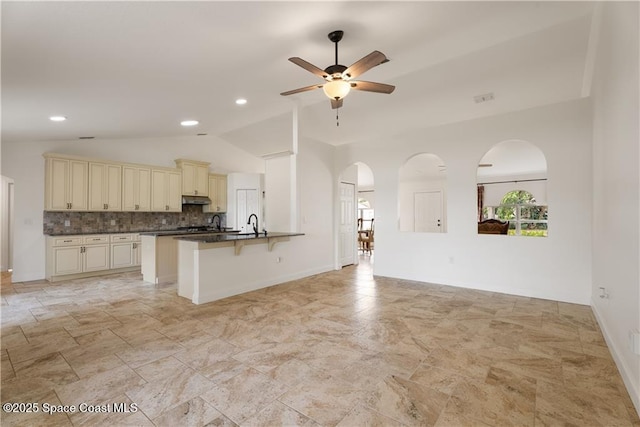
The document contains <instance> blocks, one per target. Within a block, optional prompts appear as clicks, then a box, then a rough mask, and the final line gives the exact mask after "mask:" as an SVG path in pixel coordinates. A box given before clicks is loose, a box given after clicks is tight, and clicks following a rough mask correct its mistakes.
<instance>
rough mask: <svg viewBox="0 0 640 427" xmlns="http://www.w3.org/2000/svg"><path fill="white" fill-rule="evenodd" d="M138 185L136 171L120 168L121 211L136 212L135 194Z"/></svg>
mask: <svg viewBox="0 0 640 427" xmlns="http://www.w3.org/2000/svg"><path fill="white" fill-rule="evenodd" d="M137 183H138V169H137V168H134V167H130V166H124V167H123V168H122V210H123V211H135V210H136V193H137V185H136V184H137Z"/></svg>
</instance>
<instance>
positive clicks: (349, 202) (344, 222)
mask: <svg viewBox="0 0 640 427" xmlns="http://www.w3.org/2000/svg"><path fill="white" fill-rule="evenodd" d="M355 203H356V186H355V185H354V184H348V183H346V182H341V183H340V262H341V264H342V266H343V267H344V266H345V265H350V264H353V263H354V262H355V261H354V258H355V249H356V237H355V228H354V224H355V220H356V209H355Z"/></svg>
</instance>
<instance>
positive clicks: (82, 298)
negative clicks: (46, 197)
mask: <svg viewBox="0 0 640 427" xmlns="http://www.w3.org/2000/svg"><path fill="white" fill-rule="evenodd" d="M363 260H365V261H366V260H368V256H367V257H365V258H363ZM1 310H2V340H1V350H2V359H1V362H2V365H1V372H2V388H1V398H2V402H3V403H7V402H14V403H37V404H38V407H39V408H40V410H41V411H42V409H45V408H47V407H46V406H45V404H47V405H49V406H48V408H49V409H51V408H56V407H55V406H54V405H76V406H77V407H78V409H77V410H76V412H67V413H64V412H63V413H57V414H52V415H48V414H43V413H42V412H39V413H36V414H33V413H4V412H3V413H2V415H1V416H2V418H1V421H2V425H3V426H14V425H16V426H17V425H19V426H26V425H29V426H32V425H43V426H44V425H46V426H57V425H60V426H65V425H104V426H120V425H122V426H129V425H141V426H145V425H149V426H151V425H157V426H171V427H173V426H203V425H222V426H232V425H236V424H237V425H247V426H261V425H262V426H280V425H291V426H293V425H303V426H318V425H323V426H335V425H337V426H364V425H371V426H403V425H404V426H415V425H436V426H467V425H468V426H492V425H495V426H498V425H499V426H505V425H517V426H534V425H535V426H541V425H576V426H631V425H634V426H640V420H639V419H638V416H637V414H636V411H635V409H634V408H633V405H632V403H631V400H630V398H629V396H628V394H627V392H626V390H625V388H624V386H623V384H622V380H621V378H620V375H619V373H618V371H617V369H616V366H615V364H614V363H613V361H612V359H611V355H610V354H609V350H608V349H607V347H606V345H605V342H604V341H603V338H602V334H601V332H600V330H599V328H598V325H597V324H596V322H595V320H594V317H593V314H592V312H591V309H590V308H589V307H587V306H580V305H573V304H565V303H559V302H554V301H546V300H539V299H532V298H523V297H516V296H509V295H502V294H495V293H490V292H480V291H473V290H466V289H457V288H453V287H448V286H439V285H430V284H424V283H416V282H409V281H403V280H396V279H389V278H378V277H376V278H373V277H372V274H371V266H370V264H368V262H363V263H362V264H361V265H360V266H359V267H347V268H344V269H343V270H342V271H337V272H330V273H327V274H321V275H318V276H314V277H310V278H306V279H303V280H297V281H294V282H290V283H286V284H283V285H280V286H275V287H271V288H268V289H264V290H260V291H256V292H252V293H248V294H244V295H241V296H237V297H232V298H228V299H225V300H222V301H217V302H214V303H210V304H206V305H201V306H196V305H192V304H191V303H190V302H189V301H187V300H185V299H183V298H180V297H178V296H177V295H176V287H175V285H171V286H163V287H156V286H154V285H150V284H148V283H144V282H143V281H142V280H141V277H140V275H138V274H127V275H112V276H104V277H98V278H92V279H83V280H74V281H69V282H62V283H56V284H50V283H47V282H44V281H42V282H29V283H14V284H6V283H5V284H4V285H3V286H2V306H1ZM83 403H84V404H86V405H92V408H94V409H96V408H97V409H111V410H112V411H111V412H107V413H102V412H88V411H86V410H85V411H80V410H79V405H80V404H83ZM113 404H121V405H122V406H121V408H122V407H126V408H128V409H130V412H116V411H114V410H113V409H114V407H113ZM131 404H135V405H136V407H137V411H134V410H133V408H132V407H131V406H128V405H131ZM107 405H111V406H107ZM83 408H84V407H83Z"/></svg>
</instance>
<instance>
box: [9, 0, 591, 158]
mask: <svg viewBox="0 0 640 427" xmlns="http://www.w3.org/2000/svg"><path fill="white" fill-rule="evenodd" d="M592 10H593V3H590V2H475V1H474V2H363V1H356V2H343V1H330V2H266V1H265V2H6V1H5V2H2V28H1V30H2V139H3V143H5V142H9V143H10V142H25V141H33V140H66V139H77V138H78V137H82V136H94V137H96V138H100V139H103V138H104V139H110V138H138V137H164V136H181V135H193V134H196V133H207V134H208V135H215V136H218V137H221V138H223V139H225V140H227V141H229V142H230V143H232V144H235V145H236V146H238V147H240V148H243V149H245V150H247V151H249V152H252V153H254V154H265V153H272V152H277V151H279V150H280V149H283V148H285V149H286V147H287V146H288V144H290V141H291V135H292V131H291V123H292V111H293V109H294V106H296V105H297V106H298V108H299V118H300V121H299V124H300V126H299V130H300V135H301V136H302V137H303V138H309V139H312V140H315V141H321V142H325V143H328V144H333V145H340V144H346V143H352V142H363V141H368V140H372V139H374V138H380V137H391V136H393V135H394V134H398V133H400V132H406V131H407V130H411V129H416V128H420V127H425V126H435V125H439V124H444V123H452V122H456V121H461V120H468V119H472V118H477V117H483V116H488V115H494V114H499V113H502V112H507V111H513V110H520V109H525V108H530V107H534V106H538V105H544V104H549V103H555V102H561V101H565V100H569V99H575V98H579V97H581V96H584V91H583V89H582V88H583V85H584V84H585V80H584V79H585V76H587V77H588V76H589V75H590V72H589V71H590V70H589V66H590V65H589V63H588V60H587V58H588V55H587V51H588V50H589V49H592V47H591V46H590V45H589V35H590V30H591V14H592ZM336 29H341V30H344V32H345V35H344V38H343V40H342V42H340V63H342V64H343V65H347V66H348V65H350V64H352V63H353V62H355V61H356V60H358V59H360V58H361V57H363V56H364V55H366V54H368V53H370V52H371V51H373V50H380V51H382V52H384V53H385V54H386V55H387V57H388V58H389V59H390V60H391V61H390V62H389V63H386V64H383V65H380V66H378V67H375V68H373V69H371V70H369V71H368V72H367V73H365V74H364V75H363V76H361V78H362V79H363V80H369V81H378V82H383V83H388V84H393V85H395V86H396V91H395V92H394V93H393V94H391V95H383V94H374V93H367V92H355V93H352V94H350V95H349V96H348V97H347V98H345V101H344V107H343V108H341V109H340V110H339V113H340V126H339V127H337V126H336V121H335V110H331V109H330V107H329V101H328V99H327V98H326V97H325V95H324V94H323V93H322V91H321V90H316V91H311V92H305V93H301V94H298V95H295V96H291V97H282V96H280V95H279V93H280V92H283V91H285V90H290V89H294V88H298V87H302V86H307V85H311V84H314V83H318V82H321V80H320V79H319V78H318V77H316V76H314V75H313V74H311V73H309V72H307V71H305V70H303V69H302V68H300V67H298V66H296V65H294V64H292V63H290V62H289V61H287V58H289V57H291V56H299V57H301V58H303V59H305V60H307V61H309V62H311V63H313V64H315V65H317V66H318V67H320V68H325V67H326V66H328V65H330V64H332V63H333V59H334V58H333V55H334V51H333V44H332V43H331V42H330V41H329V40H328V39H327V37H326V35H327V33H329V32H330V31H333V30H336ZM587 83H588V82H587ZM488 92H492V93H494V95H495V100H493V101H491V102H487V103H482V104H476V103H475V102H474V101H473V97H474V96H475V95H479V94H483V93H488ZM238 97H244V98H246V99H248V101H249V102H248V104H247V105H245V106H237V105H235V103H234V100H235V99H236V98H238ZM54 114H60V115H64V116H67V117H68V120H67V121H66V122H63V123H53V122H50V121H49V120H48V117H49V116H51V115H54ZM186 118H194V119H197V120H199V121H200V124H199V125H198V126H197V127H195V128H183V127H181V126H180V125H179V122H180V121H181V120H183V119H186Z"/></svg>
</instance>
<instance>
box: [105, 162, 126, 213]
mask: <svg viewBox="0 0 640 427" xmlns="http://www.w3.org/2000/svg"><path fill="white" fill-rule="evenodd" d="M106 166H107V167H106V170H105V173H106V174H107V175H106V177H105V188H104V194H105V203H106V205H107V210H110V211H120V210H122V167H121V166H120V165H109V164H108V165H106Z"/></svg>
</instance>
